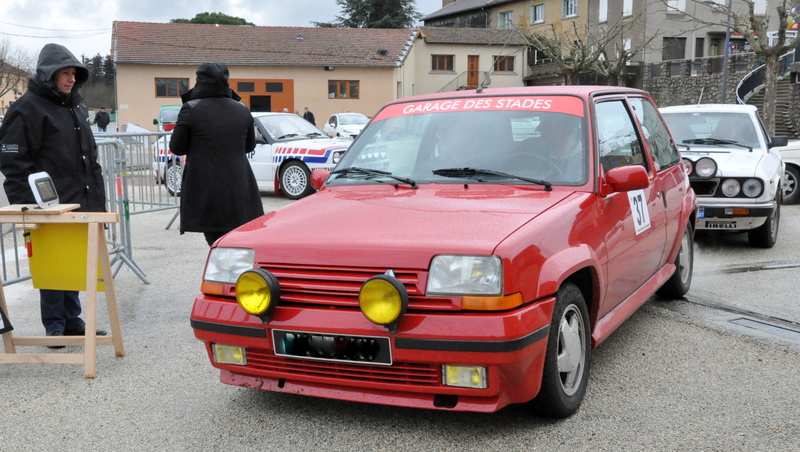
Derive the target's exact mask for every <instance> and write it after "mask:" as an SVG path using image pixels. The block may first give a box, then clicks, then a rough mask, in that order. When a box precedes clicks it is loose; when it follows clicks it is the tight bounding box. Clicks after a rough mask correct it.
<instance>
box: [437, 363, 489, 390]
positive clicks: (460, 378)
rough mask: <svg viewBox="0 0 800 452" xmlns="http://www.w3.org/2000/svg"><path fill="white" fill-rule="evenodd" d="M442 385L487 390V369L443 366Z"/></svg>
mask: <svg viewBox="0 0 800 452" xmlns="http://www.w3.org/2000/svg"><path fill="white" fill-rule="evenodd" d="M442 383H444V384H445V385H447V386H457V387H459V388H473V389H486V388H487V387H488V381H487V379H486V368H485V367H480V366H454V365H444V366H442Z"/></svg>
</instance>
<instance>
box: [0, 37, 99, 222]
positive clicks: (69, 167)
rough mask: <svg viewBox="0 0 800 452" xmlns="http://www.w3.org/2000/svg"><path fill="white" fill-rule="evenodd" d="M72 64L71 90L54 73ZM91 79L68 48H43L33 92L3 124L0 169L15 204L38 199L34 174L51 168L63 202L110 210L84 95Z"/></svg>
mask: <svg viewBox="0 0 800 452" xmlns="http://www.w3.org/2000/svg"><path fill="white" fill-rule="evenodd" d="M67 67H74V68H75V69H76V71H75V79H76V83H75V86H74V87H73V89H72V92H71V93H70V94H69V95H65V94H63V93H61V92H59V91H58V90H57V89H56V88H55V85H54V84H53V82H52V77H53V74H54V73H55V72H56V71H58V70H60V69H64V68H67ZM88 78H89V71H88V70H87V69H86V68H85V67H84V66H83V65H82V64H81V63H80V62H79V61H78V60H77V58H75V56H74V55H72V53H70V51H69V50H67V49H66V48H65V47H63V46H61V45H58V44H47V45H46V46H44V48H43V49H42V51H41V52H40V54H39V62H38V65H37V68H36V74H35V75H34V76H32V77H31V78H30V80H29V81H28V91H27V92H25V94H23V95H22V97H20V98H19V100H17V101H16V102H14V103H13V104H12V105H11V108H9V109H8V112H7V113H6V117H5V119H3V125H2V126H0V170H2V172H3V174H4V175H5V177H6V180H5V182H4V183H3V187H4V188H5V191H6V195H7V196H8V200H9V202H11V204H35V203H36V200H35V198H34V197H33V192H32V191H31V188H30V185H29V184H28V175H30V174H32V173H36V172H39V171H47V173H48V174H50V177H52V178H53V182H54V183H55V186H56V190H57V191H58V197H59V201H60V202H61V203H64V204H67V203H69V204H80V205H81V207H80V209H79V210H82V211H85V212H104V211H105V210H106V195H105V187H104V185H103V174H102V169H101V168H100V164H99V163H98V162H97V144H96V143H95V141H94V135H93V134H92V129H91V127H90V126H89V121H88V120H87V118H88V116H89V114H88V112H87V111H86V108H85V107H83V106H82V105H81V101H82V100H83V99H82V97H81V96H80V95H79V94H78V88H79V87H80V86H81V85H83V83H85V82H86V80H87V79H88Z"/></svg>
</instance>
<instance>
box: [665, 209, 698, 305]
mask: <svg viewBox="0 0 800 452" xmlns="http://www.w3.org/2000/svg"><path fill="white" fill-rule="evenodd" d="M693 270H694V234H693V233H692V228H691V227H690V226H689V225H688V224H687V225H686V228H685V229H684V231H683V237H681V244H680V248H678V255H677V256H676V257H675V273H673V274H672V276H670V278H669V279H668V280H667V282H665V283H664V285H663V286H661V288H660V289H658V291H656V293H657V294H658V295H659V296H660V297H662V298H668V299H676V298H682V297H683V296H684V295H686V292H688V291H689V287H691V285H692V271H693Z"/></svg>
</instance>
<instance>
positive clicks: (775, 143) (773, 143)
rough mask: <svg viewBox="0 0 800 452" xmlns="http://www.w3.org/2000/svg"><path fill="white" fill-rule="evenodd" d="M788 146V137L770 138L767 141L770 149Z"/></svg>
mask: <svg viewBox="0 0 800 452" xmlns="http://www.w3.org/2000/svg"><path fill="white" fill-rule="evenodd" d="M788 144H789V137H787V136H783V135H778V136H775V137H772V139H771V140H770V141H769V147H771V148H778V147H781V146H786V145H788Z"/></svg>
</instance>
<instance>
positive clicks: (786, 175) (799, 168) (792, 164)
mask: <svg viewBox="0 0 800 452" xmlns="http://www.w3.org/2000/svg"><path fill="white" fill-rule="evenodd" d="M775 149H777V150H778V152H780V154H781V159H782V160H783V164H784V171H783V203H784V204H797V203H798V202H800V186H799V185H798V183H800V140H789V142H788V143H787V144H786V146H781V147H777V148H775Z"/></svg>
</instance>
